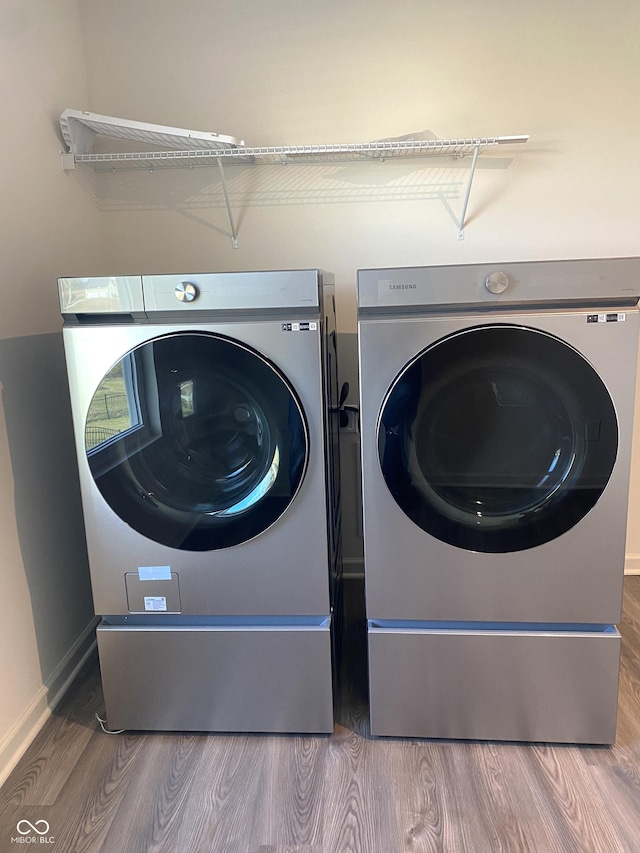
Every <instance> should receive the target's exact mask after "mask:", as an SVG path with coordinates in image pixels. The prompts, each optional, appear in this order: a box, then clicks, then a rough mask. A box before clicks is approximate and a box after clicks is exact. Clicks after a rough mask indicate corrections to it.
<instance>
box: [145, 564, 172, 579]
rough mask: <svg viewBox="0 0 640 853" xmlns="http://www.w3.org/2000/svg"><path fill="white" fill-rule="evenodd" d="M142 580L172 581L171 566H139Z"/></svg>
mask: <svg viewBox="0 0 640 853" xmlns="http://www.w3.org/2000/svg"><path fill="white" fill-rule="evenodd" d="M138 577H139V578H140V580H141V581H170V580H171V566H138Z"/></svg>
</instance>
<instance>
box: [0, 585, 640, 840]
mask: <svg viewBox="0 0 640 853" xmlns="http://www.w3.org/2000/svg"><path fill="white" fill-rule="evenodd" d="M349 586H350V590H349V594H348V595H347V596H346V599H347V601H348V602H350V604H349V607H348V619H347V626H346V636H345V648H346V649H348V651H349V653H348V654H347V655H345V661H344V667H343V672H342V674H341V676H342V677H341V686H340V692H339V702H338V709H337V720H338V722H337V724H336V726H335V730H334V733H333V735H332V736H331V737H326V736H318V737H299V736H259V735H242V734H238V735H219V734H201V733H197V734H141V733H124V734H120V735H110V734H106V733H104V732H103V731H102V730H101V729H100V726H99V724H98V722H97V721H96V719H95V713H96V712H98V713H100V714H101V715H102V714H103V707H102V697H101V691H100V683H99V675H98V669H97V663H96V660H95V659H94V660H92V661H91V662H90V663H89V664H88V665H87V666H86V667H85V669H84V671H83V672H82V674H81V676H80V677H79V678H78V680H77V681H76V683H75V684H74V686H73V687H72V689H71V690H70V691H69V693H68V695H67V696H66V697H65V699H64V701H63V702H62V703H61V705H60V706H59V707H58V709H57V710H56V711H55V713H54V714H53V716H52V717H51V718H50V720H49V721H48V722H47V724H46V725H45V727H44V728H43V730H42V731H41V732H40V734H39V735H38V737H37V738H36V740H35V741H34V743H33V744H32V746H31V747H30V748H29V750H28V751H27V753H26V754H25V756H24V757H23V759H22V761H21V762H20V763H19V765H18V766H17V768H16V769H15V771H14V772H13V774H12V775H11V776H10V778H9V779H8V780H7V782H6V783H5V785H4V786H3V787H2V789H1V790H0V853H10V851H17V850H20V849H23V850H24V849H25V848H26V846H27V844H29V846H30V847H31V848H32V849H33V848H35V846H36V844H37V846H38V849H41V850H42V849H45V848H43V846H42V845H43V844H45V843H46V844H47V846H46V849H48V850H51V851H54V853H294V851H295V853H402V851H454V852H455V853H460V852H461V851H473V853H493V851H508V853H516V851H517V853H520V851H539V852H540V853H555V851H557V853H572V851H575V853H601V852H602V853H614V852H615V851H628V853H636V851H638V850H640V576H638V577H628V578H626V579H625V600H624V621H623V624H622V626H621V631H622V634H623V651H622V664H621V677H620V700H619V714H618V730H617V740H616V743H615V746H613V747H611V748H609V747H578V746H557V745H555V746H554V745H549V744H534V745H527V744H513V743H489V742H466V743H465V742H454V741H426V740H425V741H420V740H404V739H399V738H398V739H383V740H377V739H372V738H371V737H369V735H368V725H367V705H366V671H365V665H364V663H363V661H365V655H364V652H365V627H364V618H363V612H362V602H361V595H360V594H359V593H360V589H359V586H358V583H357V582H354V581H349ZM19 821H30V823H32V824H34V825H37V826H38V828H43V827H44V824H43V823H38V822H39V821H40V822H41V821H47V822H48V823H49V826H50V829H49V834H48V835H47V836H45V837H44V838H46V841H45V840H40V836H38V839H37V841H35V840H34V841H33V842H26V841H24V842H19V841H15V840H12V839H16V838H19V837H22V836H20V835H19V833H18V831H17V829H16V827H17V824H18V822H19ZM21 827H22V828H23V829H28V827H27V826H26V824H21ZM29 835H30V836H32V837H34V833H29ZM24 837H25V838H26V837H27V836H24Z"/></svg>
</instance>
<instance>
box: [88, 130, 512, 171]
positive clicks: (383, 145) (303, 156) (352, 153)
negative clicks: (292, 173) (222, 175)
mask: <svg viewBox="0 0 640 853" xmlns="http://www.w3.org/2000/svg"><path fill="white" fill-rule="evenodd" d="M528 139H529V137H528V136H492V137H471V138H468V139H429V140H398V141H384V142H354V143H341V144H336V145H274V146H262V147H252V148H240V147H239V148H215V149H205V150H202V149H201V150H186V151H185V150H170V151H133V152H129V151H126V152H123V151H119V152H107V153H99V154H76V155H73V157H74V163H76V164H77V163H85V164H89V165H91V166H93V167H94V168H97V169H100V168H101V167H102V168H104V167H106V168H107V169H112V170H113V169H115V170H119V169H126V168H153V167H156V166H157V167H163V166H164V167H177V166H198V165H210V164H211V163H215V162H221V163H224V165H225V166H226V165H233V164H234V163H251V164H256V165H260V164H281V165H286V164H288V163H335V162H356V161H359V160H382V161H384V160H387V159H392V158H405V157H427V156H437V155H448V156H452V157H466V156H470V155H472V154H474V153H475V152H476V151H482V150H484V149H485V148H488V147H492V146H497V145H506V144H516V143H523V142H526V141H527V140H528Z"/></svg>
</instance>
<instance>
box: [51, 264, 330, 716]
mask: <svg viewBox="0 0 640 853" xmlns="http://www.w3.org/2000/svg"><path fill="white" fill-rule="evenodd" d="M59 290H60V298H61V306H62V313H63V315H64V319H65V322H64V329H63V336H64V343H65V351H66V356H67V365H68V374H69V385H70V392H71V402H72V410H73V419H74V428H75V439H76V445H77V451H78V465H79V472H80V485H81V492H82V499H83V508H84V520H85V527H86V535H87V543H88V550H89V562H90V570H91V581H92V587H93V596H94V604H95V609H96V613H97V614H99V615H100V616H101V617H102V619H101V622H100V625H99V627H98V630H97V634H98V650H99V656H100V665H101V670H102V679H103V687H104V696H105V703H106V713H107V723H108V725H109V726H110V727H111V728H113V729H164V730H172V729H173V730H207V731H245V732H250V731H260V732H330V731H332V729H333V699H332V643H331V629H332V618H333V612H332V611H333V602H334V600H335V596H336V591H337V586H338V583H339V558H338V553H339V538H340V535H339V523H340V522H339V506H338V504H339V494H338V485H337V479H336V471H337V459H336V454H337V441H336V438H337V433H336V429H337V427H336V425H335V423H334V421H335V406H336V402H335V391H336V382H337V373H336V370H337V368H336V339H335V312H334V301H333V287H332V280H331V277H330V276H328V275H327V274H323V273H320V272H319V271H317V270H296V271H282V272H275V271H274V272H253V273H210V274H202V275H187V276H185V275H149V276H129V277H115V278H91V279H79V278H63V279H60V280H59Z"/></svg>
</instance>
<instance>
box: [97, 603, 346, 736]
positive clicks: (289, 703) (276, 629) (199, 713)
mask: <svg viewBox="0 0 640 853" xmlns="http://www.w3.org/2000/svg"><path fill="white" fill-rule="evenodd" d="M329 621H330V620H329V619H324V620H322V621H320V620H319V622H318V625H312V626H310V625H308V624H305V625H301V626H295V625H290V624H287V625H286V626H278V625H268V626H265V625H258V626H256V625H213V626H211V625H204V626H203V625H188V626H167V627H164V626H156V625H152V626H135V627H129V626H121V625H110V624H106V623H105V622H103V623H102V624H101V625H100V626H99V627H98V630H97V636H98V651H99V655H100V666H101V669H102V683H103V689H104V698H105V704H106V713H107V724H108V726H109V728H111V729H144V730H165V731H171V730H173V731H225V732H309V733H314V732H315V733H330V732H332V731H333V699H332V670H331V666H332V663H331V641H330V627H329Z"/></svg>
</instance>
